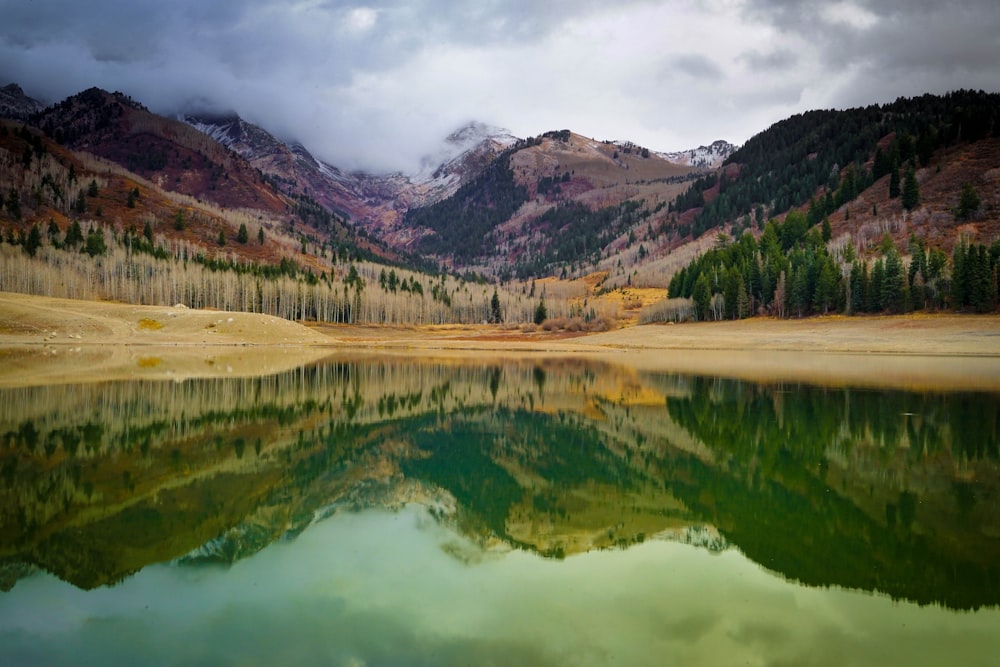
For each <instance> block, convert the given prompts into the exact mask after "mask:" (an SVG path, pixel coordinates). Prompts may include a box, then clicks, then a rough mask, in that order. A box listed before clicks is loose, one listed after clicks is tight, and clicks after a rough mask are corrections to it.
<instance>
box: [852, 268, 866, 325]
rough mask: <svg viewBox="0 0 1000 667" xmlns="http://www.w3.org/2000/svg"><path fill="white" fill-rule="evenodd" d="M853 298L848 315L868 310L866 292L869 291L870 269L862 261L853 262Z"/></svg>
mask: <svg viewBox="0 0 1000 667" xmlns="http://www.w3.org/2000/svg"><path fill="white" fill-rule="evenodd" d="M850 280H851V298H850V303H849V304H848V309H847V310H848V312H847V314H848V315H854V314H855V313H863V312H865V311H866V310H867V308H866V307H865V292H866V291H867V290H866V288H867V286H868V285H867V283H868V269H867V266H866V265H865V264H864V263H862V262H857V261H855V262H853V263H852V264H851V278H850Z"/></svg>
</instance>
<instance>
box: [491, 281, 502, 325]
mask: <svg viewBox="0 0 1000 667" xmlns="http://www.w3.org/2000/svg"><path fill="white" fill-rule="evenodd" d="M490 322H492V323H493V324H500V323H501V322H503V312H501V310H500V295H499V294H497V290H496V288H495V287H494V288H493V297H492V298H491V299H490Z"/></svg>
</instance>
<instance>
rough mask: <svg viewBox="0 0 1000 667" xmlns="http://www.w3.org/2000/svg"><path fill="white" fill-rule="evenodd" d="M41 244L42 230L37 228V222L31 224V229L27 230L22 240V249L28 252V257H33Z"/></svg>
mask: <svg viewBox="0 0 1000 667" xmlns="http://www.w3.org/2000/svg"><path fill="white" fill-rule="evenodd" d="M41 246H42V230H41V229H39V228H38V225H37V224H33V225H31V231H29V232H28V238H26V239H25V240H24V251H25V252H26V253H28V256H29V257H34V256H35V253H37V252H38V249H39V248H40V247H41Z"/></svg>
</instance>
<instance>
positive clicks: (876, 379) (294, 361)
mask: <svg viewBox="0 0 1000 667" xmlns="http://www.w3.org/2000/svg"><path fill="white" fill-rule="evenodd" d="M374 356H377V357H381V358H398V359H399V360H400V363H403V362H404V361H408V362H412V363H419V362H429V361H432V360H435V359H437V360H445V359H447V360H451V361H461V362H462V363H513V362H515V361H518V362H531V363H537V364H544V363H546V361H547V360H558V359H578V360H581V361H592V362H595V363H613V364H618V365H623V366H627V367H630V368H632V369H634V370H635V371H637V372H676V373H684V374H701V375H715V376H721V377H732V378H738V379H745V380H752V381H762V382H778V381H792V382H812V383H819V384H836V385H851V386H871V387H874V386H879V387H899V388H919V389H921V390H931V389H940V390H948V391H957V390H973V391H1000V315H955V314H951V313H943V314H923V313H920V314H911V315H897V316H858V317H845V316H828V317H819V318H810V319H804V320H776V319H773V318H752V319H747V320H740V321H724V322H695V323H685V324H677V325H671V324H649V325H636V326H630V327H626V328H622V329H616V330H612V331H606V332H601V333H587V334H566V333H558V332H533V333H523V332H521V331H520V330H517V329H510V328H504V327H499V326H495V325H438V326H426V327H421V326H406V327H379V326H373V325H330V324H325V323H310V324H308V325H305V324H301V323H297V322H291V321H288V320H283V319H281V318H277V317H274V316H268V315H260V314H254V313H241V312H226V311H212V310H195V309H188V308H184V307H182V306H174V307H166V306H134V305H128V304H117V303H109V302H91V301H74V300H70V299H52V298H48V297H35V296H28V295H22V294H11V293H0V387H19V386H39V385H44V384H53V383H55V384H65V383H76V382H95V381H108V380H127V379H160V380H172V381H181V380H184V379H189V378H213V377H254V376H261V375H267V374H272V373H276V372H281V371H284V370H290V369H292V368H296V367H299V366H302V365H306V364H311V363H317V362H320V361H322V360H324V359H352V358H365V357H374Z"/></svg>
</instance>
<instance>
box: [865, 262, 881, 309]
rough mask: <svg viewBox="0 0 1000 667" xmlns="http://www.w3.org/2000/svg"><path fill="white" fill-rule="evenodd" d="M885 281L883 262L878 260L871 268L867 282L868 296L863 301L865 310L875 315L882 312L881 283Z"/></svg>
mask: <svg viewBox="0 0 1000 667" xmlns="http://www.w3.org/2000/svg"><path fill="white" fill-rule="evenodd" d="M884 279H885V262H884V261H883V260H882V258H879V260H878V261H877V262H875V266H873V267H872V273H871V280H869V281H868V295H867V298H866V300H865V310H867V311H868V312H869V313H877V312H878V311H880V310H882V283H883V282H884Z"/></svg>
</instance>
